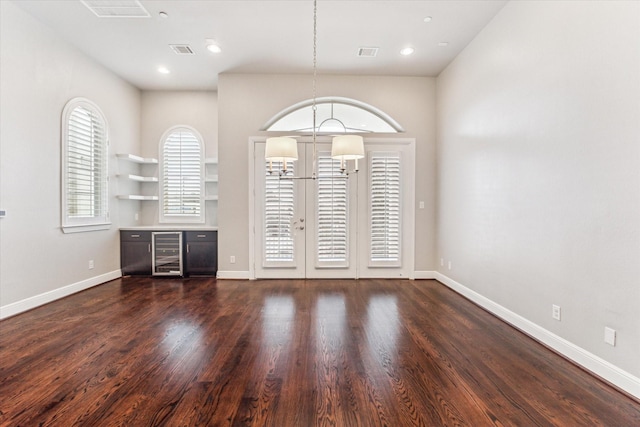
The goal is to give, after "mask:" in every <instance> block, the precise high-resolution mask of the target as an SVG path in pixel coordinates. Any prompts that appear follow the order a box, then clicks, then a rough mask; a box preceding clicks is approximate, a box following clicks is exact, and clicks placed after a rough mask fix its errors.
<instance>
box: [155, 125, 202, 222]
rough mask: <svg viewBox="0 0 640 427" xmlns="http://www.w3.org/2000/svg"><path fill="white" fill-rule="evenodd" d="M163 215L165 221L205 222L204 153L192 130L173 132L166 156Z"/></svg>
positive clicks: (163, 178) (166, 146)
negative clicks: (203, 200)
mask: <svg viewBox="0 0 640 427" xmlns="http://www.w3.org/2000/svg"><path fill="white" fill-rule="evenodd" d="M162 159H163V162H162V168H163V169H162V180H163V182H162V184H163V185H162V191H163V193H162V212H163V215H164V216H165V217H177V218H183V219H184V218H201V216H202V149H201V143H200V140H199V139H198V137H197V136H196V135H194V134H193V132H191V131H189V130H188V129H179V130H176V131H175V132H172V133H171V134H170V135H169V136H168V137H167V139H166V140H165V142H164V146H163V152H162Z"/></svg>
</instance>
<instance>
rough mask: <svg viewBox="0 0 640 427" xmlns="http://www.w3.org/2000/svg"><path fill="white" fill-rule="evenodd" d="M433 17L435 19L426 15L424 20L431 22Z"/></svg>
mask: <svg viewBox="0 0 640 427" xmlns="http://www.w3.org/2000/svg"><path fill="white" fill-rule="evenodd" d="M432 19H433V18H432V17H430V16H426V17H425V18H424V22H431V20H432Z"/></svg>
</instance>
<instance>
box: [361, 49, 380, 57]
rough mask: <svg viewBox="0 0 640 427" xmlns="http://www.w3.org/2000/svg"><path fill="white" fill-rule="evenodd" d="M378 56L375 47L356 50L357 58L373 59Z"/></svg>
mask: <svg viewBox="0 0 640 427" xmlns="http://www.w3.org/2000/svg"><path fill="white" fill-rule="evenodd" d="M377 54H378V48H377V47H361V48H358V56H360V57H362V58H373V57H375V56H376V55H377Z"/></svg>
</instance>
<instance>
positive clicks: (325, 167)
mask: <svg viewBox="0 0 640 427" xmlns="http://www.w3.org/2000/svg"><path fill="white" fill-rule="evenodd" d="M316 181H317V187H316V188H317V197H318V204H317V211H316V223H317V227H316V230H317V236H316V242H317V245H318V247H317V250H316V253H317V258H316V263H317V266H318V267H321V268H322V267H348V266H349V262H348V261H349V239H348V237H349V222H348V219H349V216H348V213H349V212H348V209H349V206H348V185H349V180H348V179H344V178H341V175H340V160H334V159H332V158H331V157H330V153H329V152H320V153H318V178H317V180H316Z"/></svg>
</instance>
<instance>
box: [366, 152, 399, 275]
mask: <svg viewBox="0 0 640 427" xmlns="http://www.w3.org/2000/svg"><path fill="white" fill-rule="evenodd" d="M400 160H401V158H400V153H398V152H375V151H374V152H371V154H370V163H369V165H370V166H369V182H370V186H369V188H370V190H369V191H370V193H369V202H370V204H369V211H370V233H371V234H370V236H369V239H370V254H369V265H370V266H371V267H393V266H397V267H399V266H401V261H402V260H401V244H400V243H401V242H400V236H401V232H402V227H401V225H402V224H401V214H400V201H401V194H400V189H401V182H400V180H401V173H400Z"/></svg>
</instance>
